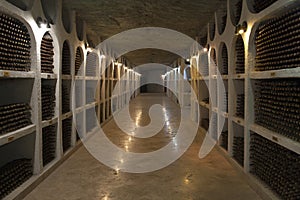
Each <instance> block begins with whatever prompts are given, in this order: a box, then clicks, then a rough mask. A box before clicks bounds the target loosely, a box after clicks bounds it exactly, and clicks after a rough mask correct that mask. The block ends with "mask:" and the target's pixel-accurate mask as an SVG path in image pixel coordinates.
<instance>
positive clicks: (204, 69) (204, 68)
mask: <svg viewBox="0 0 300 200" xmlns="http://www.w3.org/2000/svg"><path fill="white" fill-rule="evenodd" d="M202 59H203V60H202V66H201V67H200V69H199V71H200V74H201V75H202V76H208V75H209V71H208V56H207V54H205V55H203V56H202Z"/></svg>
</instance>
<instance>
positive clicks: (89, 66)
mask: <svg viewBox="0 0 300 200" xmlns="http://www.w3.org/2000/svg"><path fill="white" fill-rule="evenodd" d="M96 66H97V54H95V53H88V54H87V60H86V75H87V76H96Z"/></svg>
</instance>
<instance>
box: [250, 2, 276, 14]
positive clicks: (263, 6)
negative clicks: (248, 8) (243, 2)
mask: <svg viewBox="0 0 300 200" xmlns="http://www.w3.org/2000/svg"><path fill="white" fill-rule="evenodd" d="M276 1H277V0H253V9H254V12H256V13H259V12H260V11H262V10H264V9H266V8H267V7H269V6H270V5H272V4H273V3H275V2H276Z"/></svg>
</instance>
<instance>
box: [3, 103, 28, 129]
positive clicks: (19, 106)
mask: <svg viewBox="0 0 300 200" xmlns="http://www.w3.org/2000/svg"><path fill="white" fill-rule="evenodd" d="M30 109H31V108H30V106H29V105H28V104H27V103H16V104H9V105H4V106H0V135H3V134H6V133H9V132H12V131H15V130H18V129H20V128H23V127H26V126H28V125H30V124H32V122H31V112H30Z"/></svg>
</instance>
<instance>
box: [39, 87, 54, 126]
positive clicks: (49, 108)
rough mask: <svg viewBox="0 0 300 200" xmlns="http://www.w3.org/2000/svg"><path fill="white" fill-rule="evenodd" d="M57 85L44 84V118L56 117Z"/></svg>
mask: <svg viewBox="0 0 300 200" xmlns="http://www.w3.org/2000/svg"><path fill="white" fill-rule="evenodd" d="M54 108H55V85H45V84H42V120H43V121H44V120H50V119H52V118H53V117H54Z"/></svg>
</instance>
